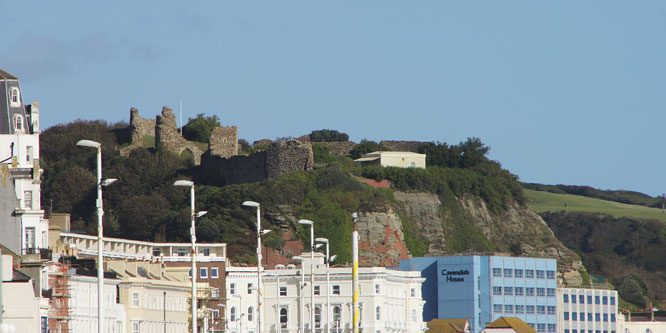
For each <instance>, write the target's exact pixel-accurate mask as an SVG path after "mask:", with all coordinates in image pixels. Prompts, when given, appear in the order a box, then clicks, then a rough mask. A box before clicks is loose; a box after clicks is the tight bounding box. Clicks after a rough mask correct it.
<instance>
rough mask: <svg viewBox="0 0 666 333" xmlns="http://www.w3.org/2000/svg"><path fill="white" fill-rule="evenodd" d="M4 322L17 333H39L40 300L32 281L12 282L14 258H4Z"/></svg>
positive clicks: (1, 313) (0, 313)
mask: <svg viewBox="0 0 666 333" xmlns="http://www.w3.org/2000/svg"><path fill="white" fill-rule="evenodd" d="M1 269H2V281H0V283H1V284H2V286H1V287H2V310H3V311H2V312H0V315H1V316H2V321H3V323H4V324H9V325H11V326H13V327H14V329H15V330H16V332H39V329H40V316H39V307H40V300H39V298H38V297H37V296H36V295H35V290H34V289H33V287H32V281H30V280H26V281H14V280H12V275H13V269H12V257H11V256H8V255H3V256H2V265H1Z"/></svg>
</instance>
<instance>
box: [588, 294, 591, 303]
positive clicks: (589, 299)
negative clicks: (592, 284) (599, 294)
mask: <svg viewBox="0 0 666 333" xmlns="http://www.w3.org/2000/svg"><path fill="white" fill-rule="evenodd" d="M587 304H592V296H591V295H589V296H587Z"/></svg>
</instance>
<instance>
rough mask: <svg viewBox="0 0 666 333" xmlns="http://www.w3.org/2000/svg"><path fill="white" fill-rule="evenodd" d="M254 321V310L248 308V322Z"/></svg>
mask: <svg viewBox="0 0 666 333" xmlns="http://www.w3.org/2000/svg"><path fill="white" fill-rule="evenodd" d="M252 319H254V308H252V307H248V308H247V321H252Z"/></svg>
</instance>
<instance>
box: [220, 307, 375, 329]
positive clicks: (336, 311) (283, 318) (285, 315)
mask: <svg viewBox="0 0 666 333" xmlns="http://www.w3.org/2000/svg"><path fill="white" fill-rule="evenodd" d="M231 311H232V312H231V313H230V315H229V319H231V321H236V319H238V317H236V314H235V313H236V312H235V311H236V308H235V307H232V308H231ZM376 311H377V317H378V319H377V320H380V319H379V318H381V309H380V308H379V307H377V310H376ZM314 317H315V318H314V319H315V327H316V328H320V327H321V307H318V306H317V307H315V313H314ZM248 318H249V317H248ZM248 320H251V319H248ZM341 320H342V307H340V306H339V305H335V306H333V327H336V328H337V327H338V326H339V325H340V321H341ZM287 322H289V309H287V308H286V307H282V308H280V328H284V329H286V328H287Z"/></svg>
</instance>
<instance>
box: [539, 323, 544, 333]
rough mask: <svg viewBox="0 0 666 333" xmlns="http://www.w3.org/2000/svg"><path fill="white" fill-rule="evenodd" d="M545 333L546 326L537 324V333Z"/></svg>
mask: <svg viewBox="0 0 666 333" xmlns="http://www.w3.org/2000/svg"><path fill="white" fill-rule="evenodd" d="M545 331H546V324H539V323H537V332H539V333H541V332H545Z"/></svg>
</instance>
